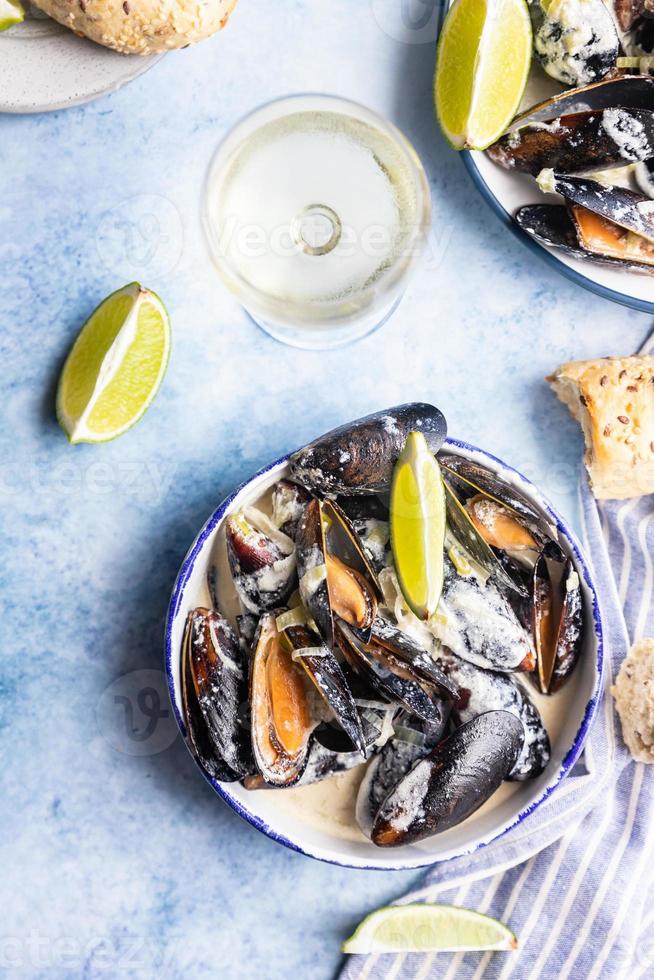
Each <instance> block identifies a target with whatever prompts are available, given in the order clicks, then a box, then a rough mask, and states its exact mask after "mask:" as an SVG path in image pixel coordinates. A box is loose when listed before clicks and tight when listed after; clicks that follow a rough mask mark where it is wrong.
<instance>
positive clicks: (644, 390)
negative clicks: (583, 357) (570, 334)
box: [547, 356, 654, 500]
mask: <svg viewBox="0 0 654 980" xmlns="http://www.w3.org/2000/svg"><path fill="white" fill-rule="evenodd" d="M547 380H548V381H549V383H550V385H551V386H552V388H553V389H554V391H555V392H556V394H557V395H558V397H559V398H560V399H561V401H562V402H563V403H564V404H565V405H567V406H568V408H569V409H570V411H571V412H572V414H573V415H574V417H575V418H576V419H577V420H578V421H579V422H580V423H581V426H582V428H583V431H584V437H585V440H586V453H585V456H584V463H585V464H586V468H587V469H588V474H589V476H590V482H591V487H592V491H593V494H594V495H595V497H597V498H598V499H600V500H607V499H611V500H624V499H625V498H627V497H642V496H643V495H644V494H646V493H654V357H651V356H646V357H645V356H644V357H637V356H634V357H602V358H599V359H598V360H596V361H570V362H569V363H567V364H562V365H561V367H560V368H559V369H558V371H556V372H555V373H554V374H552V375H550V376H549V377H548V378H547Z"/></svg>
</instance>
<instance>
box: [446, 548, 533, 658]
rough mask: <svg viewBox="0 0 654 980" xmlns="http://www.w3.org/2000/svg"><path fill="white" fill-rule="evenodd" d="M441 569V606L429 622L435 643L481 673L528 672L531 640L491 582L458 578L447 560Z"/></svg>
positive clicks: (506, 601)
mask: <svg viewBox="0 0 654 980" xmlns="http://www.w3.org/2000/svg"><path fill="white" fill-rule="evenodd" d="M444 568H445V577H444V581H443V592H442V594H441V601H440V603H439V606H438V611H437V613H436V615H435V616H434V617H433V618H432V621H431V623H432V629H433V632H434V635H435V636H436V638H437V639H438V640H440V642H441V644H442V645H443V646H445V647H447V648H448V649H449V650H452V651H453V652H454V653H455V654H456V655H457V656H459V657H461V658H462V659H463V660H467V661H469V662H470V663H473V664H475V665H476V666H477V667H484V668H485V669H487V670H499V671H502V672H510V671H530V670H533V669H534V666H535V657H534V652H533V649H532V644H531V637H530V636H529V634H528V633H527V632H526V630H525V629H524V627H523V626H522V624H521V623H520V622H519V620H518V618H517V616H516V614H515V612H514V611H513V608H512V607H511V605H510V604H509V602H508V600H507V598H506V597H505V595H504V594H503V593H502V592H500V590H499V589H498V588H497V586H496V585H495V584H494V583H493V581H492V579H489V580H488V581H487V582H486V584H485V585H482V584H481V583H480V582H479V581H478V579H477V578H476V577H475V576H474V575H470V576H461V575H459V574H458V573H457V571H456V569H455V568H454V566H453V564H452V562H451V561H450V560H449V558H448V557H447V556H446V558H445V564H444Z"/></svg>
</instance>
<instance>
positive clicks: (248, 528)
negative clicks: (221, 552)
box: [225, 508, 296, 614]
mask: <svg viewBox="0 0 654 980" xmlns="http://www.w3.org/2000/svg"><path fill="white" fill-rule="evenodd" d="M255 521H256V524H255ZM225 540H226V543H227V557H228V559H229V567H230V571H231V573H232V579H233V582H234V588H235V589H236V591H237V593H238V595H239V598H240V600H241V602H242V603H243V605H244V606H245V608H246V610H247V611H248V612H251V613H254V614H260V613H262V612H269V611H270V610H271V609H276V608H277V607H278V606H280V605H283V604H284V603H285V602H286V600H287V599H288V597H289V596H290V595H291V593H292V592H293V589H294V588H295V584H296V578H295V548H294V546H293V542H292V541H291V539H290V538H289V537H287V536H286V535H285V534H282V532H281V531H279V530H278V529H277V528H276V527H275V526H274V525H273V524H272V521H270V520H269V518H267V517H266V515H265V514H262V513H259V512H255V511H253V509H252V508H246V510H245V511H242V512H239V513H237V514H231V515H230V516H229V517H228V518H227V519H226V521H225Z"/></svg>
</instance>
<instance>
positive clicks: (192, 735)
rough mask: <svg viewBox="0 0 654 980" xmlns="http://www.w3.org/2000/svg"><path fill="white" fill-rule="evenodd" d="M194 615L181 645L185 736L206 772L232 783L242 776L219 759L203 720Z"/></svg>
mask: <svg viewBox="0 0 654 980" xmlns="http://www.w3.org/2000/svg"><path fill="white" fill-rule="evenodd" d="M193 615H194V614H193V613H192V612H191V613H189V616H188V619H187V622H186V629H185V631H184V639H183V641H182V661H181V679H182V709H183V712H184V721H185V724H186V733H187V737H188V741H189V744H190V746H191V749H192V750H193V754H194V756H195V757H196V758H197V759H198V761H199V762H200V764H201V766H202V768H203V769H204V770H205V772H207V773H208V774H209V775H210V776H211V777H212V778H213V779H218V780H219V781H220V782H224V783H231V782H234V781H235V780H237V779H238V778H239V776H238V774H237V773H235V772H234V770H233V769H230V767H229V766H228V765H227V763H226V762H225V760H224V759H223V758H222V757H221V756H220V755H219V753H218V749H217V746H216V744H215V742H213V741H212V739H211V736H210V735H209V730H208V728H207V723H206V721H205V720H204V716H203V714H202V710H201V708H200V703H199V701H198V698H197V694H196V692H195V686H194V682H193V673H192V671H191V652H190V647H191V641H192V633H193V626H192V623H193Z"/></svg>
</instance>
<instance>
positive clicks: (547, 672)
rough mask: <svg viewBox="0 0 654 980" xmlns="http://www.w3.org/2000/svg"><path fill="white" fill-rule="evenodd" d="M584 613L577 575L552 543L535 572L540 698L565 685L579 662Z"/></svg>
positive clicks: (534, 621) (535, 621) (537, 672)
mask: <svg viewBox="0 0 654 980" xmlns="http://www.w3.org/2000/svg"><path fill="white" fill-rule="evenodd" d="M582 627H583V610H582V598H581V585H580V582H579V575H578V573H577V571H576V570H575V568H574V565H573V564H572V561H571V560H570V559H569V558H565V556H564V555H563V553H562V552H561V549H560V548H559V547H558V546H556V545H554V544H553V543H552V544H551V545H549V546H548V547H546V548H545V549H544V551H543V553H542V554H541V556H540V558H539V560H538V563H537V564H536V567H535V569H534V593H533V633H534V642H535V645H536V659H537V669H536V671H535V673H534V677H533V680H534V683H536V684H537V686H538V689H539V690H540V692H541V694H553V693H554V692H555V691H558V690H559V688H561V687H562V686H563V684H564V683H565V682H566V680H567V679H568V677H569V676H570V674H571V673H572V671H573V670H574V667H575V665H576V663H577V660H578V659H579V654H580V652H581V639H582Z"/></svg>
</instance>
